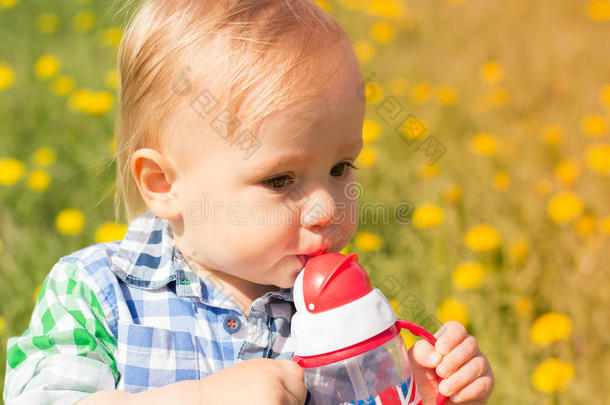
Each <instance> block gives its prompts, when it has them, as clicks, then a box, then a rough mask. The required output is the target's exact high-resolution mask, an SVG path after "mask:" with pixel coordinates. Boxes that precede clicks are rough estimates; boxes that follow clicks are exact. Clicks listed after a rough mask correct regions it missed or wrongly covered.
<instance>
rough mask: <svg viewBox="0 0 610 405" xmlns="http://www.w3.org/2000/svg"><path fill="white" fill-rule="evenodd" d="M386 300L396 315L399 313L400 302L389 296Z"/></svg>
mask: <svg viewBox="0 0 610 405" xmlns="http://www.w3.org/2000/svg"><path fill="white" fill-rule="evenodd" d="M388 302H389V303H390V305H391V306H392V309H393V310H394V312H395V313H396V315H399V314H400V302H398V301H396V300H395V299H394V298H390V299H389V300H388Z"/></svg>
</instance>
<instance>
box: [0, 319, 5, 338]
mask: <svg viewBox="0 0 610 405" xmlns="http://www.w3.org/2000/svg"><path fill="white" fill-rule="evenodd" d="M5 328H6V323H5V322H4V317H3V316H2V315H0V335H2V334H3V333H4V329H5Z"/></svg>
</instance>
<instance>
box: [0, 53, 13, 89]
mask: <svg viewBox="0 0 610 405" xmlns="http://www.w3.org/2000/svg"><path fill="white" fill-rule="evenodd" d="M14 81H15V73H14V72H13V69H12V68H11V67H10V65H9V64H8V63H6V62H3V61H1V60H0V91H2V90H4V89H6V88H9V87H11V86H12V85H13V82H14Z"/></svg>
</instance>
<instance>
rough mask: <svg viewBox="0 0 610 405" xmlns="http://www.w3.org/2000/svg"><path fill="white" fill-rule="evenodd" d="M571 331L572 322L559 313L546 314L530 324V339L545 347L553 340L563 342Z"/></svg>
mask: <svg viewBox="0 0 610 405" xmlns="http://www.w3.org/2000/svg"><path fill="white" fill-rule="evenodd" d="M571 331H572V320H571V319H570V317H569V316H567V315H565V314H562V313H559V312H547V313H546V314H543V315H542V316H540V317H539V318H538V319H536V320H535V321H534V323H533V324H532V328H531V329H530V339H531V340H532V342H534V343H536V344H538V345H541V346H546V345H549V344H551V343H553V342H554V341H555V340H565V339H567V338H568V337H569V336H570V332H571Z"/></svg>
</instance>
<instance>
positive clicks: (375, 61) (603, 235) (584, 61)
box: [0, 0, 610, 404]
mask: <svg viewBox="0 0 610 405" xmlns="http://www.w3.org/2000/svg"><path fill="white" fill-rule="evenodd" d="M110 3H111V2H107V1H101V0H99V1H95V0H54V1H48V0H44V1H43V0H28V1H25V0H0V38H2V40H1V41H0V145H2V146H1V147H0V196H1V199H0V204H1V206H0V347H1V349H0V363H2V364H3V365H4V364H5V363H6V341H7V339H8V337H10V336H14V335H19V334H21V333H22V332H23V331H24V330H25V328H26V327H27V324H28V322H29V319H30V315H31V312H32V309H33V307H34V303H35V299H36V298H37V295H38V291H39V289H40V285H41V283H42V281H43V280H44V278H45V276H46V275H47V273H48V272H49V271H50V269H51V267H52V266H53V264H54V263H55V262H56V261H57V260H58V259H59V258H60V257H61V256H64V255H67V254H69V253H71V252H73V251H75V250H78V249H80V248H82V247H84V246H87V245H90V244H93V243H98V242H104V241H109V240H119V239H121V238H122V236H123V235H124V232H125V230H126V224H125V223H124V222H121V220H120V219H119V220H118V221H115V218H114V216H113V204H112V198H113V194H114V178H115V173H114V171H115V165H114V162H113V153H114V144H113V134H114V121H115V116H116V102H117V97H116V94H117V87H118V85H119V84H118V83H117V75H116V70H115V66H116V52H117V46H118V44H119V42H120V39H121V35H122V32H123V27H124V23H125V21H126V16H125V15H119V16H116V15H115V11H116V10H115V8H116V7H115V8H113V9H112V10H111V9H109V7H110ZM119 3H120V2H119ZM317 3H318V4H319V5H320V6H321V7H323V8H324V9H325V10H326V11H327V12H328V13H330V14H332V15H333V16H334V17H335V18H336V19H337V20H338V21H339V22H340V23H341V24H342V25H343V26H344V28H345V29H346V30H347V31H348V33H349V34H350V36H351V37H352V39H353V43H354V47H355V50H356V52H357V54H358V57H359V59H360V61H361V65H362V70H363V76H364V78H365V82H366V96H367V102H368V108H367V117H366V122H365V126H364V130H363V136H364V141H365V147H364V149H363V151H362V153H361V155H360V156H359V158H358V160H357V162H356V165H357V166H358V167H360V170H358V171H356V179H357V181H358V182H359V183H360V184H361V185H362V187H361V188H359V190H358V192H359V193H360V204H361V218H360V221H361V223H360V226H359V230H358V233H357V234H356V236H355V237H354V239H353V240H352V241H351V242H350V243H349V245H348V246H346V248H345V249H344V252H356V253H358V254H359V257H360V261H361V263H362V264H363V265H364V266H365V268H366V269H367V271H369V273H370V275H371V279H372V281H373V284H374V285H376V286H378V287H379V288H380V289H381V290H382V291H383V292H384V293H385V294H386V295H387V296H388V298H391V302H392V304H393V305H394V308H395V310H396V312H397V314H398V315H399V316H400V317H403V318H407V319H411V320H413V321H416V322H419V323H422V324H423V325H424V326H426V327H428V328H429V329H430V330H432V331H433V332H434V331H435V330H436V329H437V328H438V327H439V326H440V324H441V323H442V322H445V321H447V320H450V319H455V320H458V321H460V322H462V323H463V324H464V325H466V326H467V327H468V330H469V333H471V334H472V335H474V336H476V337H477V339H478V342H479V345H480V347H481V348H482V350H483V352H484V353H485V354H486V355H487V357H488V358H489V360H490V362H491V364H492V367H493V370H494V374H495V377H496V386H495V390H494V394H493V396H492V398H491V401H490V403H493V404H572V403H587V404H601V403H605V401H604V400H603V398H606V399H608V398H610V388H609V386H608V384H607V382H608V381H610V367H608V364H609V363H610V337H609V334H608V331H609V330H610V293H609V291H608V290H609V288H610V282H609V281H610V249H609V248H610V178H609V177H610V141H609V138H608V135H609V133H610V128H609V125H610V45H608V40H609V39H610V0H586V1H576V0H555V1H543V2H535V3H532V2H528V1H524V0H504V1H500V0H429V1H418V2H415V1H402V0H377V1H371V0H368V1H367V0H336V1H331V0H319V1H317ZM373 204H382V206H383V207H385V208H383V209H384V210H385V212H386V213H388V214H389V218H388V219H387V220H384V219H383V218H382V217H381V216H380V215H378V211H377V212H375V210H374V209H371V207H372V205H373ZM405 338H406V341H407V344H409V345H410V344H412V342H413V339H412V338H411V337H410V336H406V335H405ZM4 372H5V368H4V366H3V368H2V369H1V371H0V377H1V378H2V380H4Z"/></svg>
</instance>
